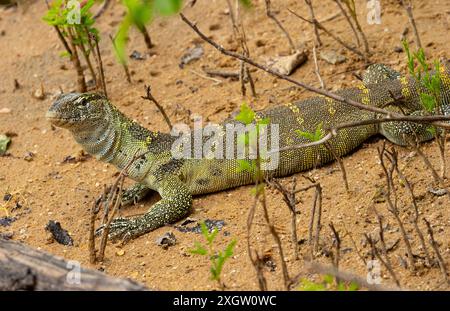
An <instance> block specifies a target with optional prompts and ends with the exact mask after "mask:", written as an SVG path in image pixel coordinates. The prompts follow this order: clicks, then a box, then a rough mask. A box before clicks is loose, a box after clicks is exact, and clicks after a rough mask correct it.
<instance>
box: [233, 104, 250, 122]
mask: <svg viewBox="0 0 450 311" xmlns="http://www.w3.org/2000/svg"><path fill="white" fill-rule="evenodd" d="M235 119H236V120H237V121H239V122H242V123H244V124H245V125H248V124H250V123H252V122H253V120H254V119H255V112H254V111H253V110H252V109H251V108H250V107H249V106H248V105H247V103H246V102H244V103H243V104H242V105H241V111H240V112H239V114H238V115H237V116H236V117H235Z"/></svg>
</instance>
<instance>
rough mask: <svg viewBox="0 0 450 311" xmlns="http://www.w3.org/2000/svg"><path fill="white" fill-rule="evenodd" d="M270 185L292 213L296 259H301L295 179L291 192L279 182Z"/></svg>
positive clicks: (274, 181) (274, 180)
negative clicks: (280, 195)
mask: <svg viewBox="0 0 450 311" xmlns="http://www.w3.org/2000/svg"><path fill="white" fill-rule="evenodd" d="M269 183H270V185H271V186H273V187H274V188H275V189H277V190H278V191H279V192H280V193H281V194H282V195H283V201H284V202H285V203H286V205H287V207H288V208H289V211H290V213H291V240H292V246H293V249H294V256H295V259H296V260H298V259H299V253H298V238H297V209H296V199H295V194H296V191H295V187H296V185H297V183H296V179H295V177H293V178H292V182H291V190H287V189H286V188H285V187H284V186H283V185H282V184H281V183H280V182H279V181H278V180H276V179H272V180H271V181H270V182H269Z"/></svg>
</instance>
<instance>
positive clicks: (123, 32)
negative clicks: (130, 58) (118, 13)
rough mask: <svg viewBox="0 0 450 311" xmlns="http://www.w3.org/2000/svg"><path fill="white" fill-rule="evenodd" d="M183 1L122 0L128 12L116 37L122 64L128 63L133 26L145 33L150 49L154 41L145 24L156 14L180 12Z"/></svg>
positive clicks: (118, 54)
mask: <svg viewBox="0 0 450 311" xmlns="http://www.w3.org/2000/svg"><path fill="white" fill-rule="evenodd" d="M182 2H183V1H182V0H122V3H123V5H124V6H125V7H126V8H127V14H126V15H125V17H124V19H123V20H122V22H121V23H120V26H119V29H118V31H117V34H116V36H115V38H114V49H115V52H116V56H117V59H118V60H119V62H120V63H121V64H122V65H124V64H126V63H127V57H126V53H125V48H126V44H127V41H128V32H129V31H130V29H131V28H132V27H133V26H134V27H136V28H137V29H138V30H139V32H140V33H141V34H142V35H143V37H144V40H145V43H146V45H147V48H149V49H150V48H151V47H152V46H153V43H152V41H151V39H150V35H149V34H148V32H147V29H146V27H145V26H146V25H147V24H149V23H151V21H152V19H153V17H154V16H155V15H156V14H159V15H162V16H168V15H173V14H175V13H177V12H179V11H180V9H181V5H182Z"/></svg>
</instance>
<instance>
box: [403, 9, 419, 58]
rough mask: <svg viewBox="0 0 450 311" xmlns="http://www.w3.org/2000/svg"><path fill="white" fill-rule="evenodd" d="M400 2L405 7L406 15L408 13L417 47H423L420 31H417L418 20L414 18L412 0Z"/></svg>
mask: <svg viewBox="0 0 450 311" xmlns="http://www.w3.org/2000/svg"><path fill="white" fill-rule="evenodd" d="M399 2H400V4H401V5H402V6H403V7H404V8H405V11H406V15H408V19H409V23H410V24H411V27H412V29H413V32H414V39H415V41H416V45H417V49H421V48H422V42H421V41H420V37H419V32H418V31H417V25H416V20H415V19H414V16H413V12H412V5H411V1H410V0H399Z"/></svg>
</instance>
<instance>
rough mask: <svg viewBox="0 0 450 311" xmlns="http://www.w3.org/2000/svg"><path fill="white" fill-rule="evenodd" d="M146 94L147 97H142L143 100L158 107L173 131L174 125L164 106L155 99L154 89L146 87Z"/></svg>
mask: <svg viewBox="0 0 450 311" xmlns="http://www.w3.org/2000/svg"><path fill="white" fill-rule="evenodd" d="M145 92H146V95H145V96H141V98H142V99H147V100H149V101H151V102H153V103H154V104H155V105H156V107H157V108H158V110H159V112H161V114H162V115H163V117H164V120H165V121H166V123H167V125H168V126H169V130H172V123H171V122H170V119H169V117H168V116H167V113H166V111H165V110H164V108H163V106H161V105H160V104H159V102H158V101H157V100H156V99H155V97H153V95H152V89H151V87H150V85H146V86H145Z"/></svg>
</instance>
